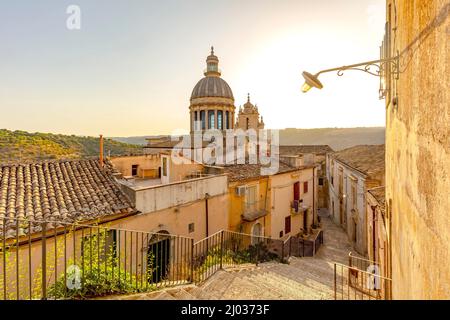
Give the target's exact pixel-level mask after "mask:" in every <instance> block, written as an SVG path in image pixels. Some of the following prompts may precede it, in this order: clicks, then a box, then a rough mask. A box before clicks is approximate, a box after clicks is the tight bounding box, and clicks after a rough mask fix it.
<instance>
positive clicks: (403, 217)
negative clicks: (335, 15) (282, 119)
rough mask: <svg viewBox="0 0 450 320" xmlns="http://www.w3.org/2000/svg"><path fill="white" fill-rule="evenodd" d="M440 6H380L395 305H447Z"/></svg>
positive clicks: (441, 0) (443, 12) (447, 170)
mask: <svg viewBox="0 0 450 320" xmlns="http://www.w3.org/2000/svg"><path fill="white" fill-rule="evenodd" d="M449 12H450V3H449V1H447V0H427V1H410V0H400V1H399V0H396V1H394V0H387V1H386V13H387V19H386V21H387V23H386V31H387V33H386V38H385V41H384V46H383V48H384V53H383V54H384V58H389V57H394V56H395V55H397V54H399V55H400V57H399V75H398V79H397V76H396V74H395V72H394V73H391V74H387V75H386V76H385V83H386V87H385V88H384V89H385V90H384V91H385V92H384V93H385V97H386V221H387V225H388V230H389V234H390V236H391V238H392V239H391V244H390V245H391V253H390V257H389V258H390V259H389V261H388V262H389V266H390V270H391V274H390V276H391V277H392V286H393V288H392V295H393V298H394V299H450V268H449V265H450V245H449V243H450V228H449V225H450V214H449V213H450V196H449V194H448V190H449V186H450V125H449V123H450V104H449V93H450V91H449V88H450V77H449V67H450V65H449V63H450V60H449V48H448V43H449V28H450V24H449Z"/></svg>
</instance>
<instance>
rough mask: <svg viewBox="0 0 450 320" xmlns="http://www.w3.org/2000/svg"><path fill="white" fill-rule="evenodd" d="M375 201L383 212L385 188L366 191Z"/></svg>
mask: <svg viewBox="0 0 450 320" xmlns="http://www.w3.org/2000/svg"><path fill="white" fill-rule="evenodd" d="M367 191H368V192H369V193H370V194H371V195H372V196H373V197H374V198H375V200H377V202H378V204H379V205H380V208H381V209H382V210H383V211H384V208H385V206H386V198H385V187H384V186H383V187H378V188H373V189H369V190H367Z"/></svg>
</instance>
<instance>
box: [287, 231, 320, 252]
mask: <svg viewBox="0 0 450 320" xmlns="http://www.w3.org/2000/svg"><path fill="white" fill-rule="evenodd" d="M322 244H323V230H320V231H319V232H318V233H317V234H316V236H315V237H314V238H313V239H303V238H301V237H299V236H291V237H289V238H288V239H286V240H285V242H284V248H283V252H284V256H285V257H291V256H293V257H313V256H314V255H315V254H316V252H317V251H318V250H319V248H320V246H321V245H322Z"/></svg>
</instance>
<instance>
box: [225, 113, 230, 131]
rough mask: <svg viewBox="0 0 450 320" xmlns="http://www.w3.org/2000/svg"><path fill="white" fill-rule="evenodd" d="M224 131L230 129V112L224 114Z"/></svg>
mask: <svg viewBox="0 0 450 320" xmlns="http://www.w3.org/2000/svg"><path fill="white" fill-rule="evenodd" d="M225 129H230V112H229V111H226V112H225Z"/></svg>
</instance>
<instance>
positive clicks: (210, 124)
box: [208, 110, 215, 129]
mask: <svg viewBox="0 0 450 320" xmlns="http://www.w3.org/2000/svg"><path fill="white" fill-rule="evenodd" d="M214 126H215V115H214V110H210V111H208V129H214V128H215V127H214Z"/></svg>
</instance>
